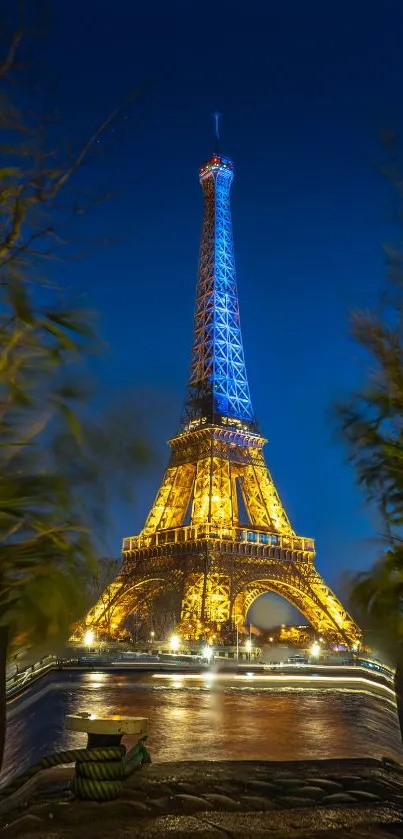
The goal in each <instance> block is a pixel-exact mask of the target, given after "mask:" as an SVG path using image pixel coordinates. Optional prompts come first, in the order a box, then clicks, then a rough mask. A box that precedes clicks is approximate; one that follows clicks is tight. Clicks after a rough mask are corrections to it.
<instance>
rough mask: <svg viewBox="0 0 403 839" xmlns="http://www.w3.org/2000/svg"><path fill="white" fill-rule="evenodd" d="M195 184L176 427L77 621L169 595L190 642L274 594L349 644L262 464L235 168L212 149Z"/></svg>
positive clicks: (111, 617)
mask: <svg viewBox="0 0 403 839" xmlns="http://www.w3.org/2000/svg"><path fill="white" fill-rule="evenodd" d="M199 177H200V183H201V186H202V190H203V194H204V217H203V227H202V235H201V246H200V259H199V270H198V281H197V293H196V309H195V319H194V338H193V347H192V355H191V366H190V375H189V382H188V388H187V395H186V398H185V404H184V409H183V413H182V419H181V425H180V430H179V432H178V434H177V435H176V436H175V437H174V438H173V439H172V440H170V441H169V445H170V447H171V456H170V460H169V463H168V467H167V469H166V472H165V475H164V477H163V480H162V484H161V487H160V489H159V491H158V493H157V496H156V499H155V501H154V504H153V506H152V508H151V510H150V513H149V515H148V518H147V520H146V522H145V525H144V527H143V530H142V531H141V533H140V534H139V535H138V536H130V537H128V538H126V539H124V540H123V565H122V571H121V573H120V574H119V575H118V577H117V578H116V579H115V580H114V581H113V582H112V584H111V585H110V586H109V587H108V589H107V590H106V592H104V594H103V595H102V597H101V598H100V600H99V601H98V603H96V605H95V606H94V607H93V608H92V609H91V610H90V612H89V613H88V615H87V616H86V619H85V624H86V626H87V628H88V627H94V628H96V629H98V630H100V631H101V632H102V631H105V632H106V633H108V634H109V635H112V636H113V635H117V634H118V633H119V631H120V630H121V629H122V627H123V626H124V622H125V619H126V618H127V616H128V615H130V614H131V613H133V612H135V613H137V614H140V615H142V616H143V618H144V620H147V616H149V615H150V612H152V610H153V608H155V606H154V605H153V604H154V603H155V601H156V600H158V598H159V601H160V602H161V597H162V598H164V596H165V595H166V596H167V595H168V594H169V592H170V591H171V592H176V593H177V596H178V601H179V602H180V603H181V607H180V612H181V613H180V621H181V622H180V624H179V628H181V627H183V626H186V628H187V632H188V634H190V636H191V637H193V638H197V637H207V636H206V631H207V630H206V628H209V631H210V632H211V630H212V628H213V629H215V632H216V633H218V635H217V636H216V637H219V634H220V631H221V630H222V628H223V627H224V626H227V627H228V626H232V628H234V627H235V626H236V625H238V626H242V625H244V624H245V623H246V615H247V612H248V609H249V608H250V606H251V604H252V603H253V601H254V600H255V599H256V598H257V597H259V595H261V594H263V593H265V592H275V593H276V594H279V595H282V596H283V597H284V598H286V600H288V601H289V603H291V604H292V605H293V606H295V607H296V608H297V609H299V611H300V612H301V613H302V614H303V615H304V616H305V617H306V618H307V619H308V621H309V622H310V624H311V625H312V627H313V628H314V630H315V631H317V632H318V633H320V634H321V635H323V636H325V637H326V638H327V639H328V640H333V641H335V642H340V643H344V644H347V645H348V646H352V645H353V644H354V643H356V642H358V641H359V639H360V636H361V633H360V630H359V629H358V627H357V626H356V624H355V623H354V622H353V620H352V618H351V617H350V616H349V615H348V614H347V612H346V611H345V610H344V608H343V606H342V605H341V603H340V602H339V601H338V599H337V598H336V596H335V595H334V594H333V593H332V591H331V590H330V589H329V588H328V586H327V585H326V583H325V582H324V580H323V579H322V577H321V575H320V574H319V572H318V571H317V570H316V568H315V564H314V557H315V548H314V541H313V539H311V538H307V537H305V536H298V535H297V534H296V533H295V531H294V530H293V528H292V525H291V523H290V521H289V519H288V516H287V513H286V511H285V509H284V507H283V505H282V503H281V500H280V498H279V495H278V493H277V490H276V487H275V485H274V482H273V479H272V476H271V474H270V472H269V470H268V468H267V466H266V463H265V460H264V456H263V446H264V444H265V442H266V440H265V439H264V438H263V437H262V436H261V434H260V432H259V429H258V426H257V423H256V419H255V416H254V412H253V408H252V402H251V398H250V393H249V385H248V379H247V375H246V367H245V359H244V352H243V344H242V335H241V327H240V318H239V304H238V292H237V285H236V274H235V259H234V246H233V238H232V222H231V207H230V188H231V183H232V180H233V177H234V165H233V163H232V161H231V160H229V159H228V158H227V157H223V156H222V155H221V154H219V153H218V149H217V151H216V153H214V154H213V156H212V157H211V158H210V159H209V160H208V161H207V162H206V163H205V164H204V165H203V166H202V167H201V169H200V173H199ZM177 618H179V615H178V616H177Z"/></svg>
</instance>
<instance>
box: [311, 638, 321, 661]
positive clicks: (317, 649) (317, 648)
mask: <svg viewBox="0 0 403 839" xmlns="http://www.w3.org/2000/svg"><path fill="white" fill-rule="evenodd" d="M319 653H320V644H318V642H317V641H314V642H313V644H312V647H311V655H312V656H313V657H314V658H318V656H319Z"/></svg>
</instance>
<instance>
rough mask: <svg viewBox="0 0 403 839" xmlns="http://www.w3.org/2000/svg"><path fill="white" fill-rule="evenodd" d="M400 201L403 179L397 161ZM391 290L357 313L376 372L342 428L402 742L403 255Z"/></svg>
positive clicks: (356, 581) (365, 620) (369, 616)
mask: <svg viewBox="0 0 403 839" xmlns="http://www.w3.org/2000/svg"><path fill="white" fill-rule="evenodd" d="M386 174H387V175H388V176H389V177H390V176H391V177H392V178H393V182H394V184H395V186H396V195H397V199H398V205H399V206H398V212H397V218H398V220H399V222H401V220H402V214H401V212H400V204H401V198H402V197H403V178H402V176H401V173H399V170H398V168H397V166H396V163H395V162H393V165H392V167H390V166H388V168H387V170H386ZM386 256H387V266H388V284H387V288H386V291H385V293H383V294H382V296H381V299H380V301H379V303H378V305H377V306H376V307H374V309H373V310H370V311H358V312H355V313H354V315H353V317H352V335H353V337H354V338H355V340H356V341H357V342H358V344H359V346H360V347H361V348H362V350H364V352H365V354H366V357H367V359H369V362H370V366H369V369H368V371H367V375H366V378H365V381H364V384H363V386H362V387H361V388H360V389H359V390H358V392H356V393H355V394H353V395H352V396H351V398H350V400H349V401H348V402H347V403H346V404H344V405H341V406H339V407H338V423H339V427H340V429H341V434H342V438H343V440H344V442H345V444H346V446H347V452H348V457H349V460H350V462H351V463H352V464H353V466H354V468H355V472H356V477H357V481H358V484H359V486H360V487H361V488H362V490H363V491H364V493H365V496H366V499H367V501H368V502H369V503H370V504H371V505H373V506H374V507H375V509H376V510H377V513H378V515H379V521H380V533H379V539H380V542H381V544H382V546H383V548H382V551H381V555H380V557H379V559H378V560H377V562H376V563H375V564H374V566H373V567H372V568H371V569H370V570H369V571H366V572H363V573H360V574H356V575H353V576H351V577H350V589H351V600H352V605H353V608H354V609H355V611H356V613H357V617H358V619H359V618H360V615H361V621H362V623H361V625H362V626H364V627H366V628H368V629H370V630H372V632H373V637H374V638H376V639H377V643H379V644H380V645H381V646H382V648H383V649H384V651H385V652H387V653H388V654H389V655H391V656H393V658H394V661H395V663H396V676H395V686H396V696H397V703H398V711H399V721H400V728H401V732H402V737H403V530H402V525H403V250H402V249H401V247H400V245H399V244H397V246H394V247H393V248H391V247H388V248H387V249H386Z"/></svg>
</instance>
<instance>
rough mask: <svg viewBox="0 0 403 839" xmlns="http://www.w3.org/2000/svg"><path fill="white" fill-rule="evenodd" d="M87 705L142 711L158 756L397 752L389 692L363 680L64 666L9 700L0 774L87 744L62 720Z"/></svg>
mask: <svg viewBox="0 0 403 839" xmlns="http://www.w3.org/2000/svg"><path fill="white" fill-rule="evenodd" d="M311 685H313V687H311ZM83 711H87V712H91V713H93V714H98V715H105V714H111V713H114V714H123V715H131V716H145V717H148V719H149V740H148V744H149V746H150V749H151V755H152V758H153V760H155V761H170V760H203V759H204V760H205V759H208V760H240V759H244V760H255V759H258V760H297V759H310V758H332V757H335V758H339V757H376V758H380V757H391V758H393V759H394V760H400V761H402V760H403V751H402V750H401V746H400V737H399V731H398V723H397V716H396V709H395V707H394V702H393V697H392V696H391V695H388V693H387V692H384V693H382V692H378V695H375V694H373V693H372V690H371V688H370V687H369V688H368V685H365V684H363V685H361V686H360V685H356V686H355V687H354V689H352V687H351V686H349V685H348V683H344V682H342V683H341V684H340V686H338V687H337V688H333V687H331V688H330V689H327V688H324V687H319V688H315V685H314V682H311V683H310V687H309V689H307V688H305V687H304V689H301V688H295V687H294V688H293V687H285V688H281V687H280V688H279V687H277V686H276V687H274V688H273V686H272V685H269V684H268V683H267V682H266V681H265V680H264V678H263V679H262V678H259V677H258V676H255V677H254V678H253V679H251V678H249V679H248V678H247V677H245V678H242V679H239V678H238V679H237V678H236V677H235V678H234V677H233V676H230V675H228V676H224V677H220V678H215V677H214V676H208V675H207V674H204V675H201V676H196V677H195V676H189V675H183V676H180V675H172V674H169V675H165V676H164V675H163V674H158V675H152V674H150V673H127V672H126V673H97V672H91V673H78V672H76V673H75V672H72V673H67V672H61V673H53V674H51V675H49V676H47V677H45V678H44V679H43V680H41V682H39V683H38V684H37V685H35V686H34V687H33V688H32V689H31V690H30V691H29V692H28V693H27V694H26V696H25V697H24V698H22V699H18V700H15V701H14V702H11V704H10V705H9V712H8V735H7V744H6V755H5V764H4V768H3V773H2V776H1V781H2V782H3V783H4V782H5V781H6V780H7V779H10V777H11V776H12V775H14V774H15V773H18V772H21V771H22V770H23V769H24V768H26V767H27V766H29V765H31V764H32V763H34V762H35V761H36V760H38V759H39V757H40V756H42V755H44V754H49V753H50V752H52V751H57V750H58V749H66V748H72V747H79V746H84V745H85V740H86V738H85V735H83V734H79V733H75V732H69V731H67V730H66V728H65V725H64V719H65V715H66V714H74V713H80V712H83ZM127 744H128V745H130V738H127Z"/></svg>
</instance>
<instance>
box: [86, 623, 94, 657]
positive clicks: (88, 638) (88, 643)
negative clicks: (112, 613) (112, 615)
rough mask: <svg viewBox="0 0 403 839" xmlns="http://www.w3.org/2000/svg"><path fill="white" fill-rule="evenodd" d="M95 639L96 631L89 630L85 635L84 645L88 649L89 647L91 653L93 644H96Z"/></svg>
mask: <svg viewBox="0 0 403 839" xmlns="http://www.w3.org/2000/svg"><path fill="white" fill-rule="evenodd" d="M94 639H95V632H94V630H93V629H87V631H86V633H85V635H84V644H85V646H86V647H88V652H90V650H91V644H93V643H94Z"/></svg>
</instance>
